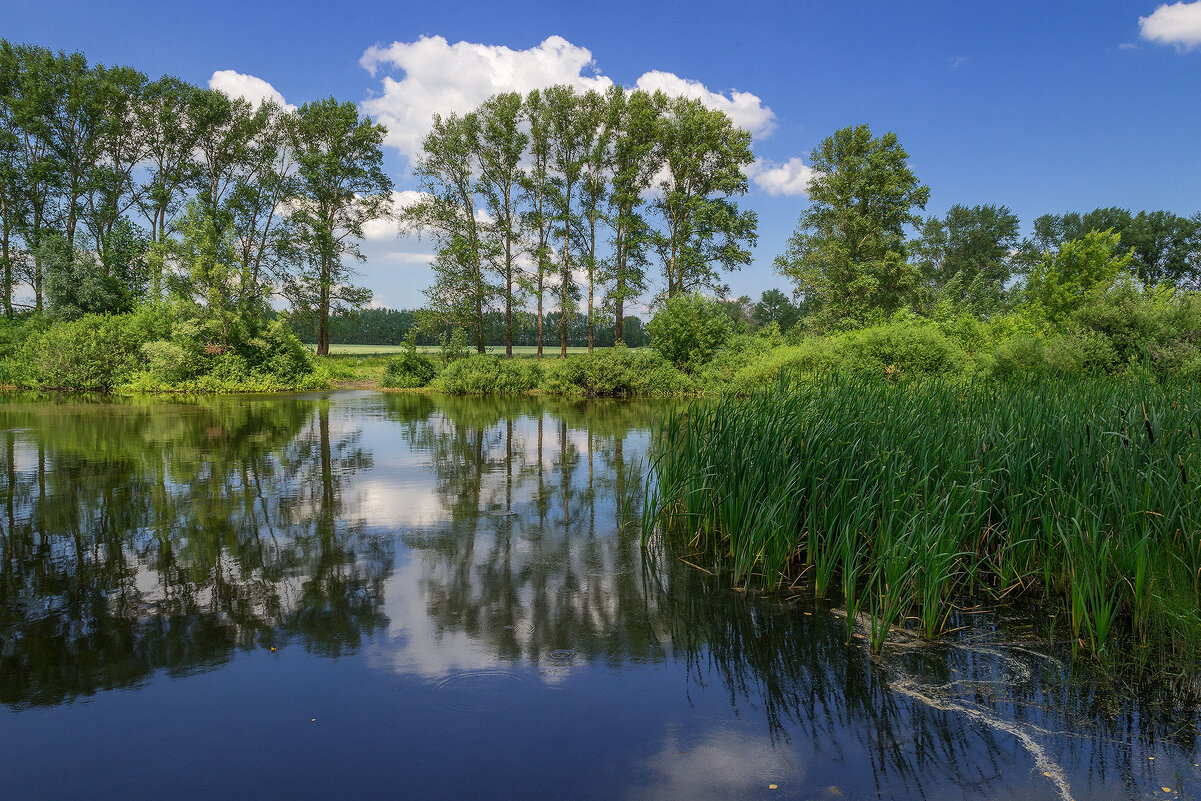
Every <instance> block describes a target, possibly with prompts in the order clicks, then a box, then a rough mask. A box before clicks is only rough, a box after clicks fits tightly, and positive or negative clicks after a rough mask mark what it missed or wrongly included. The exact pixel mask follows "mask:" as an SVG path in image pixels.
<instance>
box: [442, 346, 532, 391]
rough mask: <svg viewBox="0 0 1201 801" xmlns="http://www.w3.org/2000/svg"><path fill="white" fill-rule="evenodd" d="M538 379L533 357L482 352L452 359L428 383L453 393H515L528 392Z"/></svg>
mask: <svg viewBox="0 0 1201 801" xmlns="http://www.w3.org/2000/svg"><path fill="white" fill-rule="evenodd" d="M541 380H542V368H541V366H540V365H539V364H538V363H537V362H536V361H534V360H532V359H502V358H501V357H499V356H492V355H488V354H485V355H479V356H468V357H466V358H464V359H458V360H456V361H454V362H451V363H450V364H448V365H447V366H446V368H445V369H444V370H443V371H442V373H441V374H440V375H439V376H438V377H437V378H436V379H434V381H433V383H432V384H431V386H433V388H434V389H438V390H441V391H442V392H449V393H451V394H452V395H514V394H518V393H521V392H529V391H530V390H532V389H534V388H535V387H537V386H538V382H539V381H541Z"/></svg>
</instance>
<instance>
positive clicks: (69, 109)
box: [41, 53, 104, 247]
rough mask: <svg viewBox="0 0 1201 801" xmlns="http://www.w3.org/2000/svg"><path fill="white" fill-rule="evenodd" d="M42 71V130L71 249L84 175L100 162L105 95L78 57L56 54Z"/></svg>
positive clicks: (85, 187)
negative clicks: (45, 104) (45, 103)
mask: <svg viewBox="0 0 1201 801" xmlns="http://www.w3.org/2000/svg"><path fill="white" fill-rule="evenodd" d="M47 67H48V69H47V70H46V71H45V72H44V73H43V74H42V76H41V78H42V80H45V81H46V82H47V86H46V89H47V90H48V91H49V92H50V94H51V97H52V106H51V111H50V115H49V116H48V117H47V119H46V120H45V125H46V131H47V135H48V140H49V146H50V152H51V153H52V154H53V156H54V159H55V160H56V161H57V162H58V166H59V171H60V178H61V181H60V184H59V190H60V192H61V195H62V198H61V205H62V220H61V226H62V230H63V232H64V234H65V235H66V238H67V244H68V245H70V246H71V247H74V245H75V229H76V227H77V225H78V222H79V218H80V214H81V211H82V205H81V200H82V198H83V196H84V193H85V192H86V191H87V181H88V173H89V172H90V170H91V168H92V165H93V164H95V163H96V161H97V160H98V157H99V153H98V152H97V149H98V146H99V130H100V124H101V118H102V116H103V110H102V106H101V101H102V99H103V96H104V92H103V90H102V88H101V87H100V85H99V83H100V82H99V80H98V76H97V74H96V73H95V72H93V71H92V70H89V69H88V63H87V59H85V58H84V57H83V54H82V53H70V54H67V53H59V54H58V55H56V56H54V57H53V58H51V59H50V61H49V62H48V64H47Z"/></svg>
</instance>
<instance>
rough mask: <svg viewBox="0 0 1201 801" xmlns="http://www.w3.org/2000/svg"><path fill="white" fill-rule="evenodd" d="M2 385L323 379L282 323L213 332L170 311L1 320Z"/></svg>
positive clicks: (263, 384)
mask: <svg viewBox="0 0 1201 801" xmlns="http://www.w3.org/2000/svg"><path fill="white" fill-rule="evenodd" d="M0 347H3V352H4V353H6V354H8V355H7V358H5V359H3V360H2V361H0V378H2V379H3V380H4V382H5V383H8V384H10V385H16V386H27V387H51V388H56V389H70V390H100V391H109V390H113V389H131V390H146V391H161V390H168V391H176V390H197V391H213V392H220V391H235V392H236V391H272V390H281V389H299V388H314V387H319V386H323V385H325V384H326V383H327V382H326V380H325V378H324V376H323V375H322V374H321V372H320V371H319V370H317V369H316V368H315V365H314V361H313V357H312V355H311V354H310V353H309V351H308V349H307V348H306V347H305V346H304V345H303V344H301V342H300V340H298V339H297V338H296V336H295V335H294V334H293V333H292V332H291V331H290V330H289V329H288V327H287V325H286V324H285V322H284V321H283V320H279V319H277V320H274V321H266V320H265V319H260V320H259V323H258V324H257V325H252V326H246V327H235V328H234V330H232V331H224V332H220V331H217V330H214V324H213V323H212V322H201V321H199V320H197V319H194V318H192V319H189V318H186V317H182V316H181V315H178V314H175V313H173V312H172V310H170V309H169V308H165V307H159V306H153V307H152V306H144V307H141V308H138V309H136V310H135V311H134V312H132V313H129V314H113V315H100V314H87V315H84V316H82V317H78V318H77V319H70V320H50V319H47V318H43V317H33V318H29V319H28V320H27V321H24V322H23V323H12V322H10V323H7V324H6V325H5V326H4V328H3V334H2V335H0Z"/></svg>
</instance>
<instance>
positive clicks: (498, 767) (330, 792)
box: [0, 392, 1201, 801]
mask: <svg viewBox="0 0 1201 801" xmlns="http://www.w3.org/2000/svg"><path fill="white" fill-rule="evenodd" d="M657 408H659V407H656V406H655V405H653V404H645V403H632V402H630V403H623V402H595V401H594V402H573V401H562V400H537V399H520V400H496V399H461V398H442V397H429V396H422V395H408V394H388V395H385V394H377V393H366V392H363V393H353V392H347V393H334V394H328V395H320V394H315V395H311V396H297V397H288V398H278V397H276V398H224V399H205V400H196V401H184V400H178V401H151V400H145V399H139V400H116V401H106V402H89V401H84V400H78V399H66V398H50V399H32V398H28V397H21V396H10V397H8V398H5V399H4V400H3V401H0V744H2V753H3V754H4V757H3V759H0V788H3V792H2V793H0V795H2V796H3V797H4V798H6V799H7V798H13V799H20V798H72V797H74V798H122V799H128V798H165V797H169V798H174V799H187V798H197V799H201V798H203V799H211V798H214V797H238V798H240V797H247V798H249V797H255V798H342V797H367V798H377V797H388V798H456V799H462V798H498V799H508V798H513V799H518V798H521V799H526V798H564V799H590V798H606V799H607V798H632V799H643V798H680V799H708V798H816V799H824V798H829V799H858V798H889V799H894V798H897V799H908V798H912V799H923V798H928V799H942V798H946V799H951V798H954V799H963V798H1018V799H1023V801H1033V799H1044V798H1045V799H1064V798H1074V799H1094V798H1102V799H1105V798H1180V797H1198V795H1199V794H1201V768H1198V767H1197V766H1196V764H1195V763H1197V762H1198V761H1201V759H1198V757H1199V755H1201V750H1199V749H1198V745H1199V742H1198V735H1197V729H1196V724H1197V720H1196V715H1195V713H1178V714H1175V715H1164V714H1160V713H1158V712H1157V711H1156V710H1153V709H1148V708H1147V707H1146V705H1145V704H1138V703H1135V702H1134V701H1132V700H1130V699H1129V698H1125V697H1123V696H1122V695H1121V694H1114V693H1109V692H1103V691H1101V690H1099V689H1098V685H1097V684H1096V682H1094V681H1093V680H1092V678H1090V676H1089V675H1088V671H1087V670H1084V669H1081V667H1080V666H1073V665H1071V664H1070V661H1068V660H1067V659H1066V657H1065V655H1064V654H1063V653H1062V652H1061V649H1059V648H1057V647H1056V646H1055V645H1054V643H1053V642H1051V639H1052V638H1050V637H1048V636H1044V634H1043V633H1042V632H1040V631H1039V627H1038V625H1037V624H1031V623H1030V621H1029V620H1026V619H1024V618H1022V616H1021V615H1015V616H1013V617H1012V619H1011V618H1007V617H1001V616H998V615H995V614H985V615H977V616H971V617H967V616H965V618H964V622H963V624H962V625H964V626H966V628H962V629H960V631H958V632H956V633H955V635H954V636H952V637H951V638H950V639H949V641H948V642H945V643H941V644H934V645H927V644H922V643H920V642H916V641H908V640H906V639H905V638H904V637H900V638H898V639H897V641H895V642H894V644H893V645H892V646H891V647H889V648H887V649H886V651H885V653H884V655H883V656H882V657H880V658H878V659H874V660H873V659H871V658H869V657H868V655H867V653H866V649H865V648H863V647H851V648H848V647H845V646H844V645H843V644H842V643H843V631H844V621H843V620H842V619H840V618H839V617H838V615H837V614H836V612H832V611H829V610H825V609H822V608H816V607H813V606H811V605H808V604H807V603H806V602H805V600H804V599H803V598H788V597H785V596H780V597H776V598H771V599H764V598H756V597H748V596H746V595H744V594H742V593H738V592H733V591H731V590H729V589H728V588H725V587H723V586H722V585H721V582H720V581H719V580H718V579H717V578H715V577H710V576H708V575H706V574H704V573H703V572H701V571H699V570H696V569H694V568H692V567H690V566H688V565H685V564H682V563H681V562H679V561H678V560H677V559H673V558H669V557H667V556H663V555H659V557H658V558H647V557H646V556H645V555H644V552H643V550H642V547H641V543H640V541H639V529H638V527H637V526H636V525H628V524H627V525H623V521H624V522H626V523H628V522H629V518H630V516H631V515H632V514H633V513H636V511H637V510H638V509H640V504H641V491H642V480H641V474H642V472H643V470H644V469H645V465H646V451H647V447H648V444H649V426H650V424H651V421H652V419H653V417H654V415H655V413H656V410H657ZM1161 711H1162V710H1160V712H1161Z"/></svg>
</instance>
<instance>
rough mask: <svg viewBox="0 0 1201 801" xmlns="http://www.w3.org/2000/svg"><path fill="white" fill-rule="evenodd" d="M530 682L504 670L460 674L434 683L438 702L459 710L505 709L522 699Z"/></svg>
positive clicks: (493, 710)
mask: <svg viewBox="0 0 1201 801" xmlns="http://www.w3.org/2000/svg"><path fill="white" fill-rule="evenodd" d="M526 684H527V682H526V680H525V679H524V678H522V677H521V676H518V675H517V674H515V673H509V672H507V671H504V670H470V671H465V672H463V673H456V674H455V675H453V676H449V677H447V678H445V679H443V680H442V681H440V682H438V683H437V684H436V685H434V689H435V693H434V697H435V698H436V699H437V700H438V703H439V704H440V705H442V706H443V707H446V708H447V709H452V710H455V711H456V712H501V711H504V710H506V709H512V708H513V707H515V706H517V705H518V703H520V701H521V691H522V690H523V689H524V687H525V686H526Z"/></svg>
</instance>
